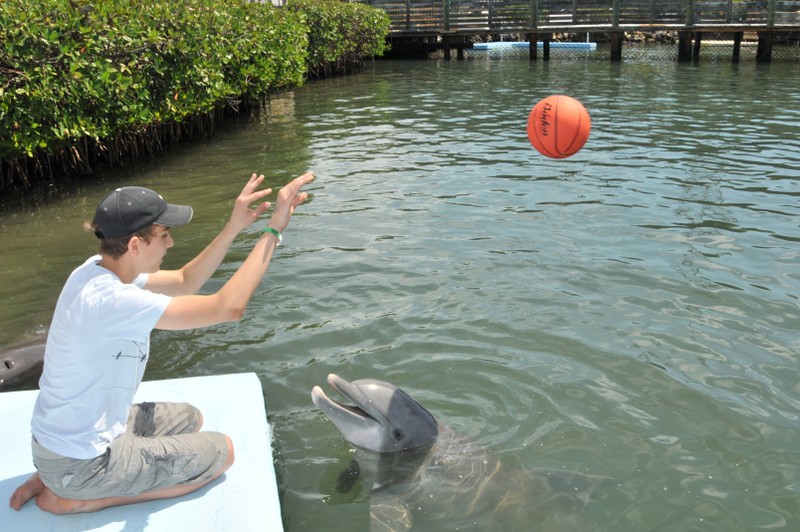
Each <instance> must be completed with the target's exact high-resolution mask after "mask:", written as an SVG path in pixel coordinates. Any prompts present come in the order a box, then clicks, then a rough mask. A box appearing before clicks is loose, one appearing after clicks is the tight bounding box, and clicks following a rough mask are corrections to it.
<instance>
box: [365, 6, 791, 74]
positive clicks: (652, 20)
mask: <svg viewBox="0 0 800 532" xmlns="http://www.w3.org/2000/svg"><path fill="white" fill-rule="evenodd" d="M362 1H364V2H365V3H368V4H369V5H372V6H373V7H377V8H380V9H383V10H384V11H386V13H387V14H388V15H389V17H390V19H391V35H390V40H391V41H392V44H393V46H395V47H398V48H401V49H402V48H408V47H414V46H419V47H422V48H428V49H431V50H433V49H443V50H444V51H445V58H446V59H449V58H450V50H451V49H455V50H457V51H458V54H459V59H461V58H463V50H464V49H465V48H471V46H472V42H473V41H474V40H475V38H476V37H491V36H499V35H509V34H511V35H520V36H522V37H524V38H525V39H527V40H528V41H529V42H542V43H544V50H543V54H542V55H543V58H544V59H545V60H547V59H549V46H548V43H549V42H551V41H552V40H553V36H554V35H556V34H575V33H580V34H606V35H607V36H608V38H609V39H610V42H611V50H612V51H611V60H612V61H618V60H621V58H622V43H623V42H624V38H625V34H626V33H633V32H640V33H645V34H648V33H650V34H653V33H656V32H675V33H677V34H678V40H679V57H678V59H679V60H681V61H684V60H693V59H696V58H697V57H698V54H699V52H700V42H701V40H702V36H703V35H708V34H728V35H729V36H728V39H729V40H731V41H733V42H734V58H735V59H736V58H738V46H739V44H737V43H741V40H742V36H743V35H744V34H745V33H748V34H749V33H753V34H756V35H757V36H758V47H759V48H758V52H757V60H758V61H760V62H769V61H770V59H771V55H772V44H773V41H774V38H775V36H776V35H778V34H792V33H793V32H798V31H800V0H707V1H703V0H362ZM530 50H531V52H530V58H531V59H532V60H535V59H537V47H536V46H531V47H530Z"/></svg>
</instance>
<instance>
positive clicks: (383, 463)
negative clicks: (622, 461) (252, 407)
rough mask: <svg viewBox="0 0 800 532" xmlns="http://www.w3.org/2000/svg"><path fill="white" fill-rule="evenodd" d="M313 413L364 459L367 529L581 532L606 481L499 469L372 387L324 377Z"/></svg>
mask: <svg viewBox="0 0 800 532" xmlns="http://www.w3.org/2000/svg"><path fill="white" fill-rule="evenodd" d="M328 383H329V384H330V386H331V387H332V388H333V389H334V390H336V391H337V392H339V393H340V394H341V395H342V396H344V397H345V398H346V399H347V401H349V403H343V402H339V401H335V400H333V399H331V398H329V397H328V396H327V395H325V393H324V392H323V391H322V389H321V388H320V387H319V386H315V387H314V388H313V389H312V391H311V398H312V401H313V402H314V404H315V405H316V406H317V407H319V408H320V409H321V410H322V411H323V412H324V413H325V415H326V416H327V417H328V418H329V419H330V420H331V421H332V422H333V424H334V425H336V427H337V428H338V429H339V431H340V432H341V433H342V436H343V437H344V439H345V440H347V441H348V442H349V443H351V444H352V445H354V446H356V447H358V448H360V449H362V450H363V451H367V453H366V454H367V455H368V459H369V462H371V464H370V465H371V467H370V469H371V470H372V477H371V478H372V480H371V484H370V485H369V486H368V489H369V491H370V530H372V531H373V532H374V531H381V530H385V531H397V530H408V529H411V528H412V527H413V528H414V529H425V530H465V529H466V530H470V529H471V530H501V529H502V530H547V529H550V530H586V529H588V528H591V524H590V523H587V522H586V521H584V520H582V518H581V516H580V515H579V513H578V512H577V510H579V509H580V508H583V507H584V506H586V505H587V503H588V502H589V500H590V499H591V498H592V497H593V495H594V494H595V493H596V492H597V491H599V490H600V489H601V488H605V487H610V486H617V485H618V483H617V482H616V481H614V480H612V479H610V478H607V477H597V476H590V475H584V474H580V473H572V472H569V471H562V470H544V469H542V470H537V471H531V472H524V471H519V470H511V471H509V470H505V469H504V468H503V467H502V464H501V462H500V460H499V459H498V458H497V457H495V456H494V455H492V454H491V453H489V452H488V451H486V450H485V449H483V448H482V447H480V446H479V445H477V444H476V443H474V442H472V441H470V440H469V439H467V438H466V437H464V436H462V435H460V434H458V433H457V432H455V431H452V430H450V429H448V428H446V427H445V426H443V425H441V424H440V423H439V422H438V421H437V420H436V418H434V416H433V415H432V414H431V413H430V412H429V411H428V410H426V409H425V408H424V407H423V406H422V405H420V404H419V403H418V402H417V401H415V400H414V399H412V398H411V396H409V395H408V394H407V393H405V392H404V391H403V390H401V389H400V388H398V387H396V386H394V385H393V384H390V383H388V382H384V381H380V380H375V379H361V380H356V381H353V382H348V381H346V380H345V379H343V378H341V377H339V376H337V375H334V374H331V375H329V376H328ZM363 469H366V468H362V467H361V466H360V465H359V464H358V463H357V462H356V461H351V463H350V464H349V465H348V466H347V468H346V469H345V471H343V472H342V474H341V475H340V477H339V480H338V481H337V483H336V489H337V490H338V491H346V490H349V489H350V488H352V486H353V485H354V484H355V482H357V481H358V477H359V476H361V471H362V470H363Z"/></svg>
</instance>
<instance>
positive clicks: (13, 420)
mask: <svg viewBox="0 0 800 532" xmlns="http://www.w3.org/2000/svg"><path fill="white" fill-rule="evenodd" d="M37 393H38V392H37V391H24V392H5V393H0V420H1V422H2V424H3V428H2V444H0V448H2V451H3V452H2V453H1V454H2V456H1V457H0V530H3V531H6V530H7V531H9V532H12V531H27V530H30V531H39V530H50V531H53V532H68V531H69V532H72V531H74V532H79V531H80V532H83V531H89V530H104V531H123V530H124V531H126V532H131V531H141V530H149V531H158V532H161V531H178V530H188V531H191V532H205V531H214V532H221V531H236V532H243V531H250V530H265V531H266V530H268V531H270V532H272V531H282V530H283V524H282V521H281V510H280V502H279V500H278V488H277V483H276V479H275V469H274V466H273V462H272V445H271V442H272V435H271V431H270V427H269V425H268V424H267V416H266V410H265V408H264V396H263V392H262V390H261V383H260V382H259V380H258V377H256V375H255V374H254V373H242V374H235V375H222V376H213V377H191V378H186V379H171V380H165V381H149V382H143V383H142V385H141V386H140V387H139V391H138V393H137V394H136V401H137V402H140V401H185V402H188V403H191V404H193V405H195V406H196V407H198V408H199V409H200V410H201V411H202V412H203V418H204V423H203V428H204V429H206V430H215V431H220V432H224V433H225V434H227V435H228V436H230V437H231V439H232V440H233V445H234V450H235V452H236V461H235V463H234V464H233V467H231V468H230V469H229V470H228V471H227V472H226V473H225V474H224V475H223V476H222V477H220V478H218V479H217V480H215V481H214V482H212V483H211V484H209V485H208V486H205V487H204V488H202V489H201V490H199V491H196V492H194V493H192V494H190V495H187V496H185V497H180V498H177V499H171V500H165V501H156V502H150V503H142V504H135V505H130V506H120V507H116V508H108V509H106V510H102V511H100V512H97V513H94V514H78V515H63V516H56V515H52V514H49V513H46V512H43V511H42V510H40V509H39V507H38V506H36V504H35V502H33V501H31V502H29V503H28V504H26V505H25V506H23V507H22V509H21V510H20V511H19V512H16V511H14V510H12V509H11V508H10V507H9V506H8V500H9V499H10V497H11V494H12V493H13V492H14V490H15V489H16V488H17V486H19V485H20V484H22V483H23V482H24V481H25V480H26V479H27V478H28V477H29V476H30V475H31V474H32V473H33V472H34V467H33V462H32V461H31V450H30V438H31V436H30V418H31V412H32V411H33V404H34V402H35V401H36V394H37Z"/></svg>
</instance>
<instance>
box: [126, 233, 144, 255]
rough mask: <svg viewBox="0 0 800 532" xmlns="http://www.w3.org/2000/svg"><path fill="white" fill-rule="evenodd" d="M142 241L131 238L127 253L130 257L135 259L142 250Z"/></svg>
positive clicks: (137, 238) (136, 237) (135, 237)
mask: <svg viewBox="0 0 800 532" xmlns="http://www.w3.org/2000/svg"><path fill="white" fill-rule="evenodd" d="M142 244H143V242H142V239H141V238H139V237H138V236H132V237H131V239H130V240H128V253H130V254H131V256H132V257H137V256H138V255H139V251H141V249H142Z"/></svg>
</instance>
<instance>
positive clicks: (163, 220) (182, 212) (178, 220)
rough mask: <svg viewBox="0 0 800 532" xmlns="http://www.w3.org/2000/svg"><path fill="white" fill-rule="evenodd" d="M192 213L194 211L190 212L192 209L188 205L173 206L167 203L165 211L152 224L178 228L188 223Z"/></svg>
mask: <svg viewBox="0 0 800 532" xmlns="http://www.w3.org/2000/svg"><path fill="white" fill-rule="evenodd" d="M193 213H194V211H192V208H191V207H189V206H188V205H173V204H171V203H168V204H167V210H165V211H164V212H163V213H162V214H161V216H159V217H158V219H157V220H155V221H154V222H153V223H154V224H159V225H165V226H167V227H180V226H182V225H186V224H188V223H189V221H190V220H191V219H192V214H193Z"/></svg>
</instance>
